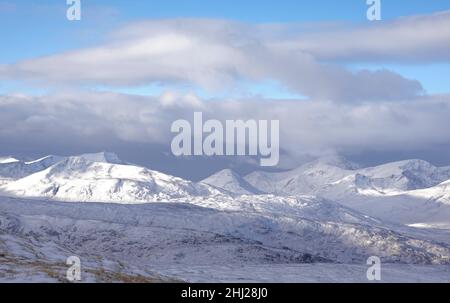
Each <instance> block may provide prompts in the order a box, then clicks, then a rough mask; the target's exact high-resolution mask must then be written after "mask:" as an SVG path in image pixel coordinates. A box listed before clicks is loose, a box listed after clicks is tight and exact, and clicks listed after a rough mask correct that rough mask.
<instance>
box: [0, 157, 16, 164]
mask: <svg viewBox="0 0 450 303" xmlns="http://www.w3.org/2000/svg"><path fill="white" fill-rule="evenodd" d="M13 162H19V160H17V159H16V158H13V157H0V164H6V163H13Z"/></svg>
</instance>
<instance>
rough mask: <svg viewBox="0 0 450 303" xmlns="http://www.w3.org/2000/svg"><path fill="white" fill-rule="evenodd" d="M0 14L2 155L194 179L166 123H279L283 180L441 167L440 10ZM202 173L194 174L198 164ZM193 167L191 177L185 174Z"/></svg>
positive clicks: (255, 5) (62, 9)
mask: <svg viewBox="0 0 450 303" xmlns="http://www.w3.org/2000/svg"><path fill="white" fill-rule="evenodd" d="M81 9H82V10H81V12H82V19H81V21H68V20H67V18H66V10H67V4H66V1H65V0H42V1H39V2H36V1H28V0H21V1H8V0H0V39H1V44H0V45H1V46H0V117H1V118H2V119H1V120H0V126H1V127H2V128H1V130H0V146H2V150H0V155H18V156H23V157H36V156H40V155H43V154H48V153H58V154H74V153H78V152H95V151H100V150H111V151H116V152H117V153H119V155H120V156H122V157H124V158H126V160H130V161H134V162H138V163H140V164H145V165H147V166H151V167H153V168H158V169H160V170H165V171H167V172H170V173H173V174H176V175H180V176H183V177H190V178H193V179H195V178H200V177H201V176H206V175H207V174H208V173H210V172H211V171H212V170H215V169H218V168H223V167H226V166H235V167H237V168H241V169H244V170H252V169H253V168H254V161H253V160H252V159H238V160H236V159H233V160H230V159H205V158H200V159H173V158H172V157H170V156H168V151H167V146H168V145H169V143H168V142H169V141H170V135H171V134H170V132H169V131H168V130H170V123H171V122H173V120H176V119H177V118H186V119H190V117H192V113H193V111H198V110H201V111H203V112H205V113H206V115H207V116H209V117H211V118H217V119H221V120H224V119H238V118H243V119H245V118H246V119H256V118H260V119H272V118H277V119H280V121H281V123H282V125H283V126H282V131H281V134H282V142H283V144H282V149H283V153H284V154H285V156H284V157H283V159H282V164H281V168H290V167H291V166H295V165H298V163H300V162H301V161H303V160H304V159H306V158H308V159H309V158H311V157H319V156H323V155H327V154H329V153H339V154H343V155H345V156H347V157H349V158H353V159H355V160H358V161H361V162H364V164H366V165H370V164H377V163H380V162H383V161H392V160H401V159H403V158H405V157H408V158H423V159H425V160H428V161H431V162H432V163H434V164H437V165H450V153H449V151H450V131H449V130H448V129H450V127H449V126H450V123H449V122H448V121H447V120H449V119H448V118H447V117H448V114H450V97H449V96H450V91H449V90H450V0H433V1H422V0H408V1H405V0H382V1H381V16H382V20H381V21H369V20H367V16H366V11H367V9H368V5H367V4H366V1H365V0H349V1H332V0H324V1H299V0H295V1H294V0H292V1H290V0H289V1H288V0H285V1H254V0H247V1H200V0H192V1H167V0H166V1H159V0H158V1H119V0H110V1H107V0H81ZM198 163H200V164H198ZM192 167H196V168H198V167H200V168H201V169H197V170H196V173H195V174H193V173H191V172H190V171H191V169H190V168H192Z"/></svg>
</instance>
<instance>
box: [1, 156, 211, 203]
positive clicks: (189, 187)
mask: <svg viewBox="0 0 450 303" xmlns="http://www.w3.org/2000/svg"><path fill="white" fill-rule="evenodd" d="M116 163H122V162H121V161H120V160H119V159H118V157H117V156H114V155H113V154H103V153H102V154H94V155H81V156H77V157H68V158H65V159H63V160H61V161H59V162H57V163H56V164H54V165H52V166H49V167H48V168H46V169H44V170H41V171H39V172H36V173H34V174H31V175H28V176H26V177H24V178H21V179H18V180H16V181H13V182H9V183H8V184H6V185H3V186H2V187H0V189H1V190H2V191H3V192H4V194H6V195H10V196H17V197H28V198H39V199H54V200H60V201H75V202H80V201H81V202H87V201H93V202H121V203H143V202H155V201H169V200H172V199H181V198H186V199H187V198H189V197H191V196H197V195H205V194H211V192H210V189H211V188H210V187H209V186H206V185H202V184H196V183H193V182H190V181H187V180H183V179H181V178H176V177H173V176H169V175H166V174H163V173H160V172H156V171H152V170H149V169H146V168H143V167H138V166H134V165H123V164H116Z"/></svg>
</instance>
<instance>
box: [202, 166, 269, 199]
mask: <svg viewBox="0 0 450 303" xmlns="http://www.w3.org/2000/svg"><path fill="white" fill-rule="evenodd" d="M201 183H204V184H207V185H211V186H213V187H216V188H219V189H223V190H226V191H229V192H231V193H234V194H239V195H249V194H261V193H262V192H261V191H260V190H258V189H256V188H255V187H253V186H252V185H250V184H249V183H248V182H247V181H245V180H244V178H242V177H241V176H240V175H239V174H237V173H236V172H235V171H233V170H232V169H224V170H221V171H219V172H217V173H215V174H214V175H212V176H210V177H208V178H206V179H204V180H203V181H201Z"/></svg>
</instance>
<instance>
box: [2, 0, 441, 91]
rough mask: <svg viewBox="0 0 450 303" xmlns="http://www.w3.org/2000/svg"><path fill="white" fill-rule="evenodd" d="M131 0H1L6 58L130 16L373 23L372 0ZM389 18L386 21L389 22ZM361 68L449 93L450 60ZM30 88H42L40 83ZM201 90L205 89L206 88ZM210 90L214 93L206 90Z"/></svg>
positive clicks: (83, 40) (68, 41) (87, 37)
mask: <svg viewBox="0 0 450 303" xmlns="http://www.w3.org/2000/svg"><path fill="white" fill-rule="evenodd" d="M274 3H275V2H273V1H264V0H262V1H261V0H259V1H256V0H246V1H204V0H191V1H170V0H169V1H167V0H165V1H162V0H152V1H123V0H110V1H107V0H84V1H83V0H82V6H83V20H82V21H81V22H68V21H67V20H66V19H65V10H66V3H65V0H42V1H38V2H36V1H29V0H21V1H8V0H0V16H1V18H0V37H1V39H2V47H1V54H0V64H8V63H14V62H16V61H19V60H23V59H27V58H34V57H38V56H43V55H50V54H54V53H58V52H62V51H66V50H71V49H78V48H82V47H88V46H94V45H96V44H98V43H100V42H101V41H103V40H105V39H106V37H107V36H108V34H109V33H110V32H111V30H113V29H115V28H118V27H120V26H122V25H124V24H127V23H129V22H133V21H138V20H145V19H154V18H176V17H206V18H224V19H233V20H240V21H244V22H249V23H273V22H281V23H291V22H295V23H304V22H335V21H339V22H342V21H343V22H352V23H363V24H364V23H366V22H368V21H367V20H366V9H367V5H366V3H365V0H346V1H334V0H322V1H299V0H282V1H276V4H274ZM448 9H450V1H449V0H434V1H423V0H408V1H405V0H384V1H382V17H383V21H388V20H391V19H395V18H398V17H402V16H410V15H418V14H429V13H433V12H437V11H443V10H448ZM383 21H382V22H383ZM352 67H353V68H355V67H358V68H367V69H371V70H376V69H378V68H389V69H391V70H393V71H395V72H398V73H400V74H402V75H404V76H405V77H409V78H414V79H417V80H419V81H421V83H422V84H423V86H424V87H425V89H426V90H427V91H428V92H429V93H444V92H447V91H448V89H447V88H448V87H449V85H450V64H449V63H445V62H439V63H438V64H436V63H433V64H416V65H414V64H409V65H405V64H364V63H359V64H354V65H353V66H352ZM17 89H24V88H23V87H22V86H20V85H19V84H17V83H13V82H3V83H1V84H0V91H3V92H8V91H15V90H17ZM27 90H28V91H31V92H34V93H38V92H39V90H36V89H35V88H27ZM162 90H164V87H159V86H155V85H150V86H145V87H133V88H124V89H123V91H125V92H130V93H138V94H152V93H158V92H160V91H162ZM249 91H250V92H254V93H255V94H265V95H269V96H270V97H279V98H287V97H297V96H298V95H297V94H293V93H290V92H287V91H286V90H285V89H284V88H283V87H281V86H280V85H278V84H277V83H274V82H266V83H258V84H249ZM199 94H202V92H201V91H199ZM204 95H207V94H204Z"/></svg>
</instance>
